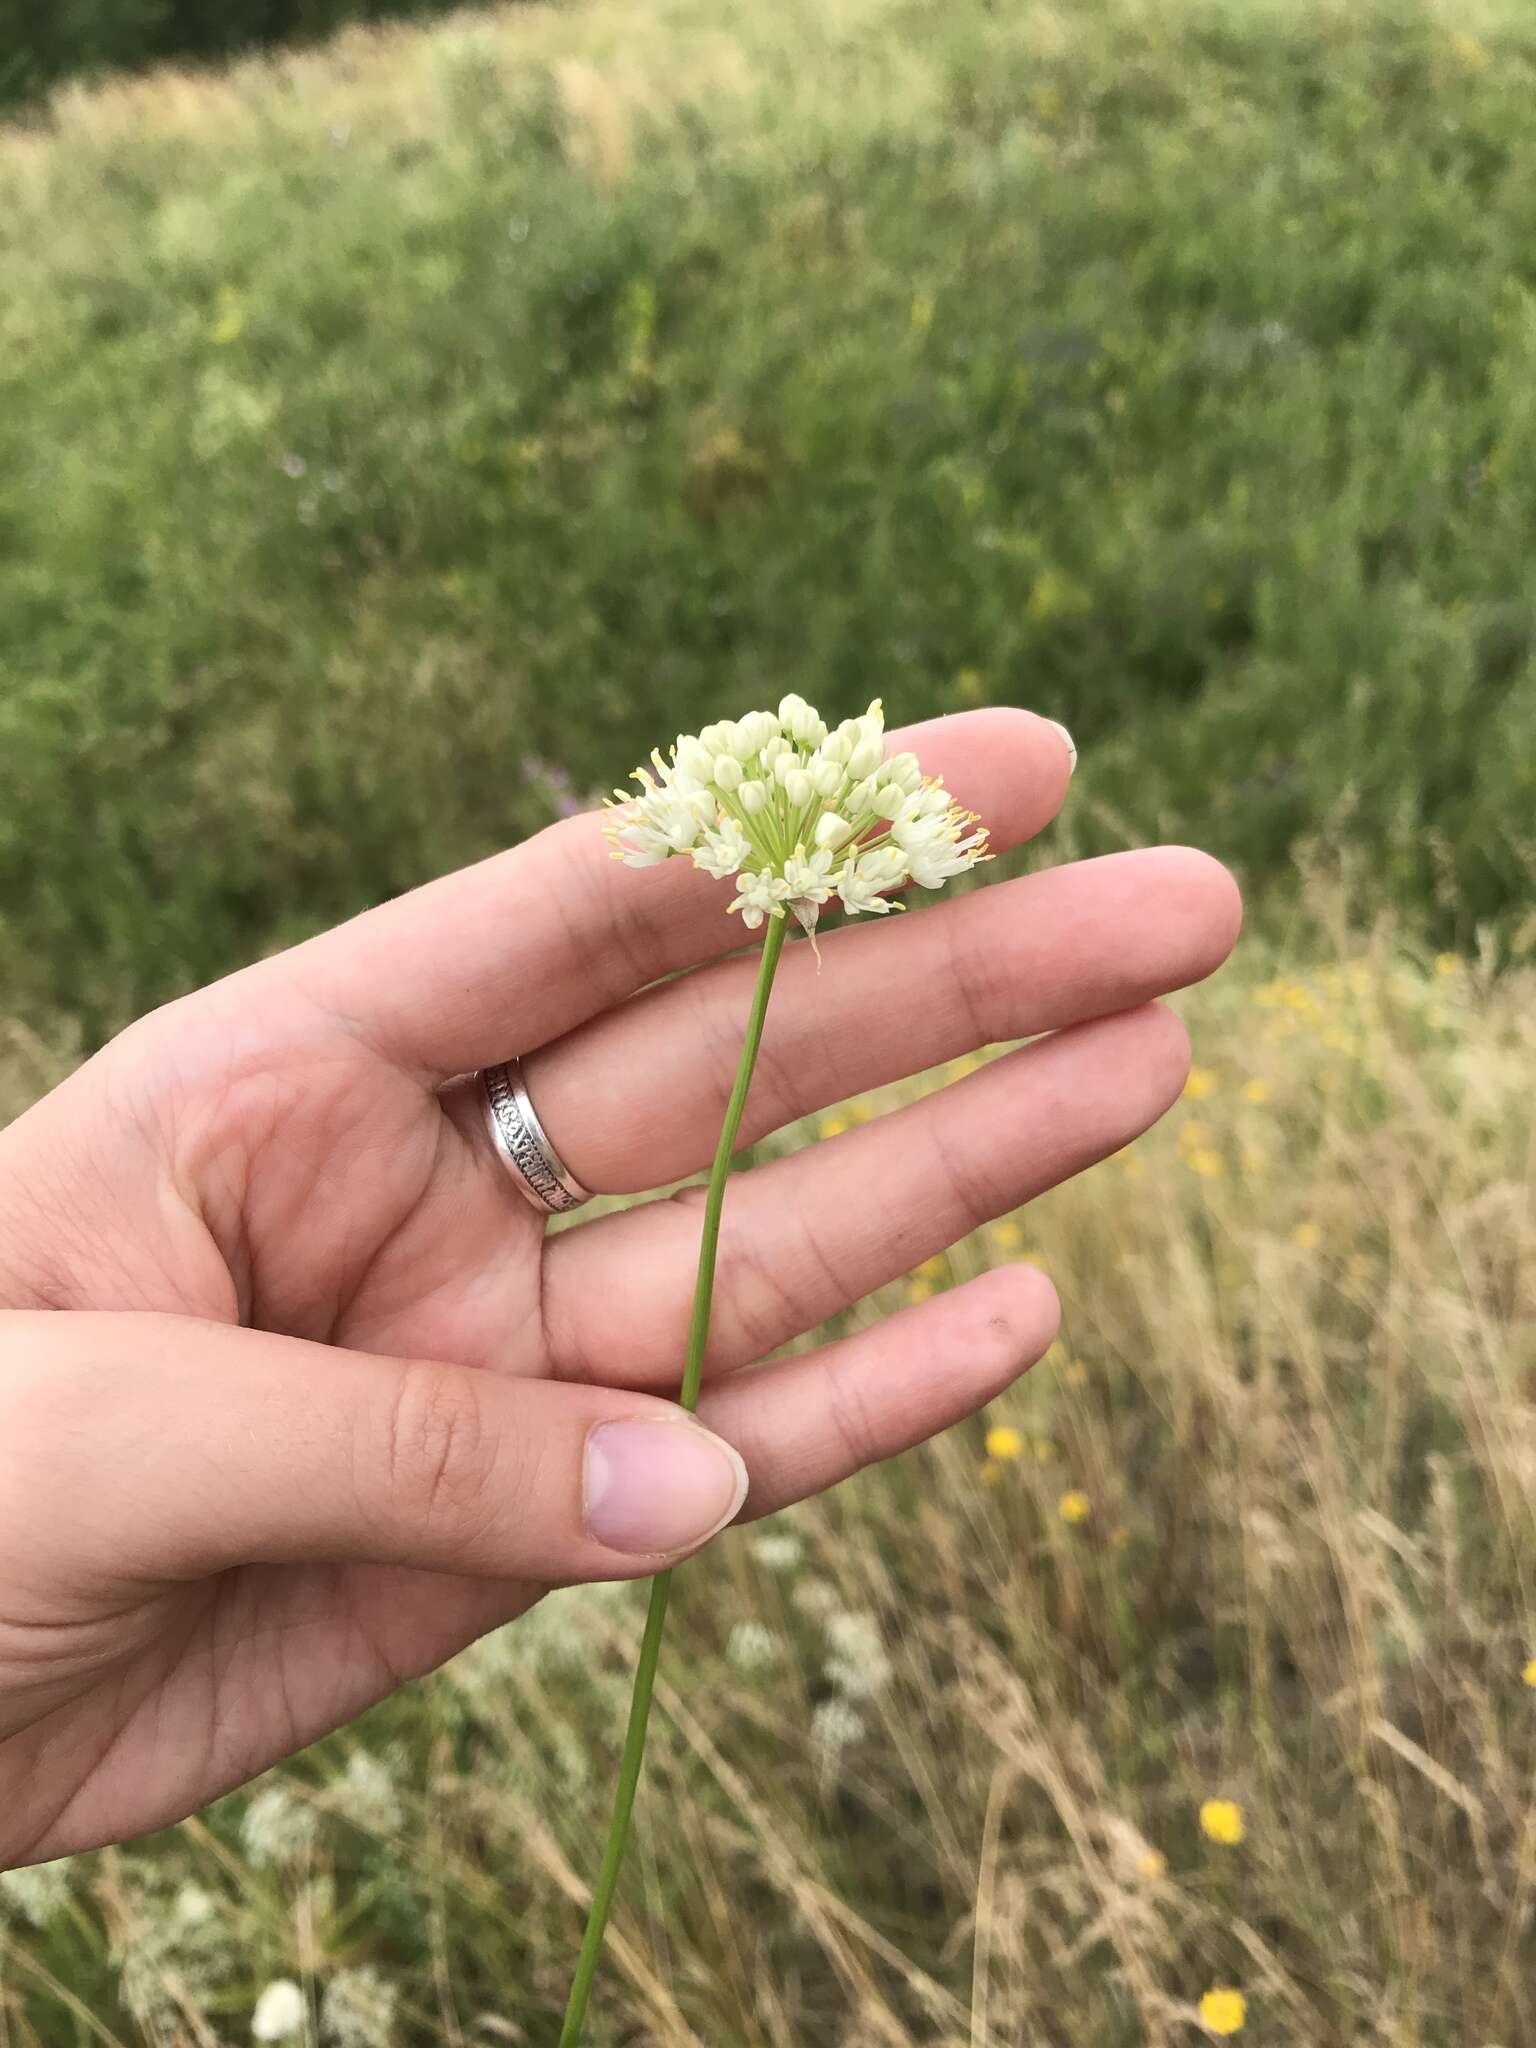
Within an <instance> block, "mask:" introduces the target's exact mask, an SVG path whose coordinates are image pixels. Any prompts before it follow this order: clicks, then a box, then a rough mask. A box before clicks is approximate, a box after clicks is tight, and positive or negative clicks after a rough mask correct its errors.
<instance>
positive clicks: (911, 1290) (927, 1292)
mask: <svg viewBox="0 0 1536 2048" xmlns="http://www.w3.org/2000/svg"><path fill="white" fill-rule="evenodd" d="M932 1293H933V1282H932V1281H931V1280H909V1281H908V1282H907V1299H908V1301H911V1302H919V1301H927V1300H928V1299H929V1298H930V1296H931V1295H932Z"/></svg>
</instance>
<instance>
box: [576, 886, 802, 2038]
mask: <svg viewBox="0 0 1536 2048" xmlns="http://www.w3.org/2000/svg"><path fill="white" fill-rule="evenodd" d="M788 924H789V920H788V918H787V917H770V918H769V920H768V929H767V931H766V933H765V934H764V936H763V951H762V958H761V960H760V962H759V965H758V970H757V987H756V988H755V989H754V990H753V993H752V1008H751V1011H750V1012H749V1014H748V1017H747V1036H746V1041H745V1043H744V1044H743V1046H742V1048H741V1059H740V1062H739V1063H738V1065H737V1068H736V1084H735V1086H734V1087H733V1088H732V1090H731V1099H730V1102H729V1104H728V1105H727V1107H726V1112H725V1122H724V1123H723V1124H722V1125H721V1127H720V1142H719V1144H718V1145H717V1146H716V1147H715V1163H714V1165H713V1166H712V1167H711V1168H710V1172H709V1193H708V1195H707V1197H706V1198H705V1202H704V1233H703V1236H702V1238H701V1239H700V1242H699V1273H698V1279H697V1280H696V1281H695V1282H694V1289H693V1320H692V1322H691V1323H690V1324H689V1328H688V1352H687V1357H686V1359H685V1361H684V1365H683V1384H682V1391H681V1392H680V1393H679V1395H678V1400H679V1402H680V1403H681V1405H682V1406H683V1407H684V1408H687V1409H688V1410H690V1412H691V1411H692V1410H693V1409H695V1408H697V1406H698V1405H699V1382H700V1380H701V1379H702V1377H703V1373H704V1346H705V1343H706V1341H707V1339H708V1337H709V1311H710V1304H711V1302H712V1300H713V1298H714V1292H715V1252H716V1248H717V1247H718V1245H719V1242H720V1212H721V1210H722V1209H723V1207H724V1206H725V1183H726V1179H727V1176H728V1175H729V1173H730V1167H731V1154H732V1153H733V1152H734V1151H735V1149H736V1134H737V1132H738V1131H739V1130H740V1129H741V1113H742V1111H743V1109H745V1107H746V1102H747V1089H748V1087H749V1086H750V1085H751V1081H752V1069H753V1068H754V1067H755V1066H756V1065H757V1050H758V1047H759V1046H760V1045H761V1044H762V1042H763V1019H764V1018H765V1017H766V1016H767V1014H768V995H769V991H770V990H771V989H772V987H773V974H774V969H775V968H776V967H777V966H778V964H779V954H780V953H781V952H782V951H783V949H784V935H785V931H786V930H787V928H788ZM671 1592H672V1574H671V1572H670V1571H665V1572H658V1573H657V1574H656V1576H655V1578H654V1579H652V1581H651V1600H650V1606H649V1607H648V1609H647V1610H646V1616H645V1634H644V1636H643V1637H642V1638H641V1642H640V1658H639V1662H638V1663H637V1664H636V1666H635V1684H634V1690H633V1692H632V1693H631V1694H630V1701H629V1726H628V1728H627V1729H626V1730H625V1734H624V1755H623V1758H622V1761H621V1762H620V1765H619V1785H618V1790H617V1792H616V1793H615V1795H614V1801H613V1818H612V1820H610V1821H609V1823H608V1840H607V1842H606V1844H605V1845H604V1848H603V1860H602V1863H601V1865H600V1866H599V1868H598V1873H597V1882H596V1884H595V1885H594V1886H593V1888H592V1904H591V1907H590V1909H589V1911H588V1913H587V1931H586V1933H585V1934H584V1935H583V1936H582V1939H581V1954H580V1955H579V1956H578V1957H577V1960H576V1975H575V1977H574V1979H573V1980H572V1983H571V1995H570V1999H569V2001H568V2003H567V2005H566V2008H565V2024H564V2026H563V2027H562V2028H561V2029H560V2043H559V2048H579V2044H580V2041H581V2030H582V2024H583V2021H584V2020H585V2018H586V2011H587V2000H588V1998H589V1997H590V1996H591V1992H592V1980H593V1978H594V1977H595V1976H596V1975H597V1965H598V1960H599V1958H600V1957H601V1955H602V1951H603V1935H604V1933H605V1931H606V1929H607V1926H608V1914H609V1912H610V1910H611V1908H612V1906H613V1894H614V1891H615V1889H616V1888H617V1885H618V1881H619V1867H620V1865H621V1864H622V1863H623V1861H624V1846H625V1843H626V1841H627V1840H628V1836H629V1822H630V1816H631V1814H632V1813H633V1812H634V1807H635V1790H636V1787H637V1786H638V1785H639V1783H640V1766H641V1763H642V1761H643V1760H644V1757H645V1731H646V1727H647V1724H648V1723H649V1721H650V1718H651V1695H652V1693H653V1692H654V1691H655V1688H656V1663H657V1659H658V1658H659V1656H660V1654H661V1636H662V1630H663V1629H664V1628H665V1627H666V1621H667V1601H668V1599H669V1598H670V1596H671Z"/></svg>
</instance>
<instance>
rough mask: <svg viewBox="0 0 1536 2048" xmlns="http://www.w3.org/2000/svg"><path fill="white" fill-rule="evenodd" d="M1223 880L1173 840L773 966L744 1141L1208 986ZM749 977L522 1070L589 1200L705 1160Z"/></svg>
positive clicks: (586, 1030)
mask: <svg viewBox="0 0 1536 2048" xmlns="http://www.w3.org/2000/svg"><path fill="white" fill-rule="evenodd" d="M1238 914H1239V913H1238V906H1237V894H1236V890H1235V888H1234V886H1233V883H1232V880H1231V877H1230V876H1229V875H1228V873H1227V871H1226V869H1225V868H1223V867H1222V866H1221V865H1220V864H1219V863H1218V862H1217V861H1214V860H1212V859H1211V858H1210V857H1209V856H1208V855H1206V854H1203V853H1198V852H1195V851H1194V850H1193V849H1191V848H1188V847H1179V846H1164V847H1155V848H1152V849H1150V850H1149V851H1146V852H1137V853H1120V854H1110V855H1108V856H1106V857H1105V858H1103V859H1100V860H1089V861H1079V862H1076V863H1074V864H1072V865H1070V866H1067V867H1061V868H1052V869H1048V870H1046V871H1045V872H1043V873H1040V874H1035V875H1029V876H1026V877H1024V878H1023V879H1022V880H1020V881H1015V882H1005V883H1000V884H998V885H997V886H995V887H993V888H990V889H984V890H979V891H977V892H975V893H973V894H971V895H968V896H962V897H959V898H957V899H956V900H954V901H953V902H950V903H948V904H945V905H944V906H943V907H942V908H941V909H933V910H928V911H922V912H918V913H916V914H912V913H908V914H905V915H898V914H892V915H890V916H888V917H887V918H885V919H884V920H882V921H881V922H880V923H878V924H865V925H856V926H850V927H847V928H845V929H843V930H840V931H837V932H833V933H831V934H829V935H828V936H827V937H826V938H824V939H823V940H822V951H823V954H824V958H825V964H824V966H823V967H822V969H821V971H820V972H818V970H817V965H816V962H815V961H814V959H813V958H812V955H811V950H810V948H809V947H808V946H802V945H796V946H793V947H791V948H790V949H789V950H788V952H787V954H786V956H785V958H784V959H783V961H782V962H781V964H780V967H779V973H778V980H777V982H776V984H775V988H774V994H773V1001H772V1004H771V1006H770V1009H769V1019H768V1028H767V1032H766V1035H765V1037H764V1041H763V1048H762V1053H761V1055H760V1058H759V1063H758V1067H757V1071H756V1073H755V1075H754V1077H753V1082H752V1092H751V1094H750V1096H749V1097H748V1100H747V1107H746V1114H745V1118H744V1120H743V1124H742V1132H741V1143H742V1144H743V1145H748V1144H751V1143H752V1142H753V1141H754V1140H755V1139H757V1138H760V1137H762V1136H763V1135H764V1133H765V1132H768V1131H771V1130H776V1129H778V1128H779V1126H781V1125H783V1124H787V1123H792V1122H794V1121H795V1120H796V1119H797V1118H798V1117H802V1116H805V1115H808V1114H809V1113H810V1112H812V1111H814V1110H817V1109H821V1108H824V1107H825V1106H826V1105H827V1104H828V1103H833V1102H841V1101H845V1100H846V1099H847V1098H848V1097H849V1096H853V1095H859V1094H863V1093H864V1092H865V1091H866V1090H868V1089H871V1088H878V1087H882V1086H883V1085H885V1084H886V1083H887V1082H890V1081H896V1080H900V1079H901V1078H903V1077H904V1076H905V1075H908V1074H911V1073H915V1072H917V1071H919V1070H920V1069H922V1068H925V1067H931V1066H937V1065H939V1064H940V1063H941V1062H943V1061H944V1060H949V1059H954V1058H956V1057H958V1056H959V1055H960V1054H962V1053H967V1052H973V1051H976V1050H977V1049H978V1048H980V1047H981V1046H984V1045H989V1044H993V1043H996V1042H998V1041H1000V1040H1007V1039H1015V1038H1028V1037H1033V1036H1035V1035H1036V1034H1037V1033H1040V1032H1044V1031H1058V1030H1061V1029H1062V1028H1063V1027H1064V1026H1067V1025H1071V1024H1079V1023H1083V1022H1086V1021H1087V1020H1088V1019H1090V1018H1093V1017H1102V1016H1108V1015H1110V1014H1112V1013H1114V1012H1116V1011H1120V1010H1129V1009H1133V1008H1134V1007H1135V1006H1136V1005H1137V1004H1139V1003H1143V1002H1146V1001H1148V1000H1149V999H1150V998H1152V997H1154V996H1159V995H1165V994H1167V993H1168V992H1169V991H1171V990H1173V989H1177V988H1183V987H1184V986H1186V985H1187V984H1188V983H1189V982H1192V981H1198V980H1199V979H1200V978H1201V977H1202V976H1203V975H1206V974H1209V973H1210V971H1211V970H1212V968H1213V967H1215V966H1216V965H1217V964H1218V963H1219V962H1220V961H1221V960H1222V959H1223V958H1224V957H1225V956H1226V953H1227V952H1228V950H1229V948H1230V946H1231V944H1232V939H1233V937H1234V935H1235V931H1236V924H1237V918H1238ZM756 974H757V961H756V959H755V957H754V956H753V955H751V954H746V955H739V956H737V957H736V958H734V959H730V960H724V961H721V962H719V963H718V964H717V965H714V966H710V967H706V968H702V969H700V970H699V971H697V972H696V973H693V974H689V975H687V976H685V977H683V978H682V979H681V980H677V981H673V982H668V983H665V984H663V985H661V986H659V987H657V988H654V989H651V990H649V991H647V992H646V993H645V994H643V995H640V996H637V997H635V998H634V999H633V1000H632V1001H630V1002H627V1003H623V1004H621V1005H619V1006H618V1007H617V1008H616V1009H613V1010H609V1011H607V1012H606V1013H605V1014H603V1015H602V1016H600V1017H596V1018H594V1019H592V1021H591V1022H589V1023H587V1024H584V1025H582V1026H581V1027H580V1028H579V1029H578V1030H575V1031H572V1032H570V1033H569V1034H568V1035H567V1036H566V1037H564V1038H562V1039H559V1040H557V1041H556V1042H554V1043H553V1044H551V1045H548V1046H545V1047H544V1048H543V1049H542V1050H541V1051H540V1052H539V1053H537V1054H536V1055H534V1056H533V1057H531V1058H530V1059H528V1060H527V1061H526V1062H525V1078H526V1079H527V1082H528V1087H529V1090H530V1093H531V1094H532V1096H533V1098H534V1100H535V1102H536V1104H537V1108H538V1112H539V1118H540V1121H541V1122H542V1123H543V1125H544V1127H545V1129H546V1130H547V1131H548V1133H549V1136H550V1141H551V1143H552V1144H553V1145H554V1147H555V1149H556V1151H557V1152H558V1153H559V1154H560V1156H561V1158H562V1159H563V1160H564V1161H565V1163H566V1164H567V1166H569V1168H570V1170H571V1171H572V1173H574V1174H575V1176H576V1177H577V1179H578V1180H580V1181H582V1182H583V1183H584V1184H585V1185H586V1186H587V1187H589V1188H593V1189H595V1190H597V1191H599V1192H600V1193H604V1194H632V1193H638V1192H640V1191H642V1190H644V1189H647V1188H654V1187H662V1186H665V1184H666V1183H667V1182H668V1181H673V1180H680V1179H682V1178H683V1177H685V1176H686V1175H688V1174H691V1173H696V1172H698V1171H699V1170H700V1169H701V1168H702V1167H704V1166H706V1165H707V1164H708V1163H709V1160H710V1159H711V1157H712V1156H713V1154H714V1149H715V1145H716V1143H717V1141H718V1139H719V1134H720V1125H721V1121H722V1118H723V1117H724V1114H725V1107H726V1102H727V1100H728V1098H729V1095H730V1091H731V1085H732V1083H733V1081H734V1079H735V1074H736V1064H737V1060H738V1059H739V1057H740V1053H741V1044H742V1037H743V1034H744V1032H745V1029H746V1018H747V1006H748V1003H749V1001H750V997H751V990H752V984H753V981H754V979H755V977H756Z"/></svg>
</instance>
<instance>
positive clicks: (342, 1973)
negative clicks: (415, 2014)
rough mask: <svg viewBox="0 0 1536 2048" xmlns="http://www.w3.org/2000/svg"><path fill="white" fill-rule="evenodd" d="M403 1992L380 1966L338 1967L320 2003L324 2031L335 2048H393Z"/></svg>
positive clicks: (322, 2029)
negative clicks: (386, 1975)
mask: <svg viewBox="0 0 1536 2048" xmlns="http://www.w3.org/2000/svg"><path fill="white" fill-rule="evenodd" d="M399 2002H400V1993H399V1991H398V1990H397V1989H396V1987H395V1986H394V1985H393V1984H391V1983H390V1981H389V1979H388V1978H387V1977H385V1976H383V1975H381V1973H380V1972H379V1971H378V1970H375V1969H371V1968H366V1967H365V1968H363V1969H360V1970H338V1971H337V1973H336V1975H335V1976H334V1977H333V1978H332V1979H331V1981H330V1983H329V1984H328V1985H327V1986H326V1987H325V1997H324V1998H323V1999H322V2000H321V2004H320V2022H321V2031H322V2032H323V2034H324V2035H325V2038H326V2039H327V2040H328V2041H334V2042H335V2043H336V2048H391V2044H392V2043H393V2041H394V2040H395V2038H396V2036H395V2008H396V2006H397V2005H398V2004H399Z"/></svg>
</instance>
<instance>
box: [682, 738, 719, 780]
mask: <svg viewBox="0 0 1536 2048" xmlns="http://www.w3.org/2000/svg"><path fill="white" fill-rule="evenodd" d="M714 769H715V764H714V762H713V761H712V760H711V758H710V756H709V753H708V751H707V750H706V749H705V748H704V747H703V746H702V745H701V744H700V743H699V741H698V740H695V739H687V738H684V739H680V740H679V741H678V743H677V772H678V774H679V775H687V776H691V777H692V779H693V780H694V781H695V782H708V780H709V778H710V776H711V775H712V774H713V773H714Z"/></svg>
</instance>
